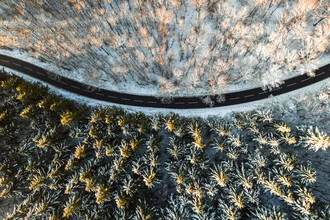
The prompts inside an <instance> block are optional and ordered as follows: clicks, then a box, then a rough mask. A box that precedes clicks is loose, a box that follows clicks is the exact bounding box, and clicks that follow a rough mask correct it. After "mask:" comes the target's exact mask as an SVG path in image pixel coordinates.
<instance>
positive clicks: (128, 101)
mask: <svg viewBox="0 0 330 220" xmlns="http://www.w3.org/2000/svg"><path fill="white" fill-rule="evenodd" d="M0 65H1V66H4V67H8V68H10V69H13V70H16V71H19V72H21V73H24V74H26V75H29V76H31V77H33V78H36V79H39V80H41V81H43V82H45V83H48V84H50V85H53V86H55V87H57V88H60V89H64V90H66V91H69V92H72V93H76V94H78V95H81V96H85V97H88V98H92V99H96V100H101V101H106V102H111V103H116V104H122V105H129V106H141V107H153V108H170V109H197V108H210V106H209V105H208V104H205V103H204V102H203V101H202V98H203V97H199V96H197V97H196V96H194V97H175V98H173V99H172V101H171V102H170V103H164V102H162V100H161V99H160V98H157V97H154V96H142V95H133V94H127V93H124V92H123V93H121V92H114V91H111V90H105V89H100V88H97V87H93V86H89V85H86V84H83V83H80V82H77V81H74V80H72V79H69V78H66V77H63V76H60V75H57V74H55V73H51V72H49V71H47V70H45V69H43V68H41V67H38V66H36V65H34V64H31V63H27V62H24V61H22V60H19V59H16V58H13V57H9V56H5V55H0ZM315 74H316V76H315V77H312V78H311V77H308V76H307V75H299V76H297V77H293V78H290V79H287V80H285V81H284V83H283V84H282V85H281V86H280V87H278V88H276V89H273V90H271V91H268V90H266V91H265V90H263V89H262V88H261V87H259V88H254V89H249V90H244V91H240V92H233V93H226V94H224V97H225V101H224V102H221V103H219V102H216V99H217V96H211V99H212V100H213V101H214V105H213V106H212V107H222V106H230V105H236V104H242V103H247V102H252V101H257V100H261V99H265V98H269V97H272V96H278V95H281V94H284V93H287V92H291V91H293V90H296V89H300V88H303V87H305V86H309V85H311V84H313V83H316V82H319V81H322V80H324V79H326V78H328V77H329V76H330V64H328V65H326V66H323V67H320V68H319V69H317V70H316V72H315Z"/></svg>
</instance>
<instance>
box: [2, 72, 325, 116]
mask: <svg viewBox="0 0 330 220" xmlns="http://www.w3.org/2000/svg"><path fill="white" fill-rule="evenodd" d="M4 69H5V70H6V71H7V72H10V73H13V74H15V75H17V76H20V77H22V78H24V79H25V80H27V81H30V82H40V83H41V84H43V85H45V86H48V87H49V89H50V91H51V92H53V93H55V94H57V95H63V96H64V97H66V98H69V99H72V100H75V101H77V102H78V103H82V104H87V105H89V106H92V107H98V106H100V107H101V106H117V107H121V108H124V109H125V110H127V111H128V112H138V111H142V112H144V113H145V114H147V115H154V114H168V113H170V112H174V113H177V114H179V115H181V116H185V117H201V118H208V117H225V116H228V115H230V114H232V113H233V112H246V111H251V110H253V109H267V108H268V107H269V106H272V105H276V104H277V103H289V102H290V99H293V98H299V97H300V96H301V95H306V94H311V93H315V92H317V91H319V90H321V89H322V88H325V87H327V86H329V85H330V79H326V80H323V81H321V82H318V83H315V84H313V85H310V86H308V87H304V88H301V89H298V90H295V91H292V92H289V93H285V94H282V95H279V96H275V97H271V98H267V99H263V100H259V101H254V102H248V103H243V104H238V105H232V106H225V107H216V108H203V109H162V108H150V107H136V106H127V105H120V104H114V103H109V102H104V101H99V100H95V99H91V98H86V97H83V96H80V95H77V94H74V93H71V92H68V91H65V90H62V89H59V88H57V87H55V86H51V85H48V84H47V83H44V82H42V81H40V80H37V79H34V78H32V77H30V76H26V75H25V74H23V73H20V72H17V71H13V70H11V69H10V68H4Z"/></svg>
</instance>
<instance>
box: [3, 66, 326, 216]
mask: <svg viewBox="0 0 330 220" xmlns="http://www.w3.org/2000/svg"><path fill="white" fill-rule="evenodd" d="M0 77H1V78H0V81H1V88H0V95H1V100H3V102H2V103H1V106H0V126H1V127H0V136H1V138H0V140H1V142H0V148H1V150H0V157H1V162H0V190H1V191H0V207H1V208H2V209H3V210H5V213H4V214H3V217H2V218H4V219H22V218H25V219H329V218H330V207H329V205H328V203H329V195H326V193H324V192H326V190H327V188H328V186H323V188H324V191H323V192H322V189H321V191H320V189H318V188H319V187H315V185H316V186H319V185H320V184H319V181H320V183H321V184H322V181H325V180H324V178H325V177H322V176H320V179H319V177H318V175H317V172H316V169H317V167H313V164H312V163H311V162H308V160H306V158H305V157H304V156H302V155H300V156H299V153H297V152H302V151H303V152H305V153H306V154H309V155H312V157H313V154H315V157H317V153H318V152H322V151H325V150H326V149H327V148H328V146H329V137H328V136H327V134H326V133H324V132H322V131H320V130H319V129H318V128H317V127H312V126H298V127H292V126H290V125H289V124H287V123H286V122H285V121H281V120H278V119H276V118H274V117H273V116H272V113H271V112H266V111H252V112H247V113H238V114H235V115H233V116H232V117H230V118H229V119H219V118H214V119H208V120H206V119H198V118H184V117H180V116H178V115H177V114H168V115H157V116H147V115H145V114H143V113H128V112H126V111H125V110H123V109H120V108H115V107H112V108H100V107H99V108H97V107H94V108H92V107H87V106H84V105H82V104H78V103H76V102H74V101H70V100H68V99H65V98H63V97H60V96H57V95H54V94H51V93H50V92H49V91H48V88H46V87H43V86H41V85H40V84H37V83H30V82H27V81H24V80H23V79H22V78H19V77H17V76H13V75H10V74H8V73H5V72H2V73H1V74H0ZM322 179H323V180H322ZM317 189H318V190H317ZM321 194H324V195H325V196H326V197H324V195H323V196H322V195H321Z"/></svg>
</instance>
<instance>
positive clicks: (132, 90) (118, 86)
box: [0, 49, 330, 97]
mask: <svg viewBox="0 0 330 220" xmlns="http://www.w3.org/2000/svg"><path fill="white" fill-rule="evenodd" d="M0 54H4V55H7V56H12V57H14V58H17V59H20V60H23V61H26V62H29V63H32V64H34V65H37V66H40V67H42V68H44V69H46V70H49V71H51V72H54V73H56V74H59V75H61V76H65V77H68V78H70V79H73V80H76V81H78V82H81V83H85V84H87V85H93V86H95V87H98V88H103V89H107V90H112V91H116V92H124V93H128V94H136V95H153V96H159V88H158V87H156V86H152V85H148V86H140V85H137V84H136V83H132V82H130V83H127V82H126V83H125V82H121V83H115V82H114V81H113V80H111V79H109V80H108V81H101V80H97V79H93V78H87V77H84V75H86V74H85V70H84V69H78V70H74V71H68V70H65V69H63V68H59V67H57V66H56V65H53V64H49V63H46V62H42V61H40V60H38V59H36V58H33V57H31V56H29V55H28V54H27V53H24V52H21V51H19V50H13V51H9V50H3V49H0ZM329 60H330V54H329V55H327V56H324V57H323V58H322V59H320V61H319V64H318V66H317V67H321V66H324V65H326V64H328V63H329ZM300 74H301V73H300V72H299V70H295V71H293V72H291V73H290V75H283V76H282V78H281V79H280V80H285V79H287V78H292V77H295V76H298V75H300ZM268 80H269V79H268ZM262 86H264V84H263V82H262V80H256V81H254V82H249V83H239V84H231V85H229V86H228V87H227V88H226V90H225V91H226V93H229V92H239V91H243V90H248V89H253V88H257V87H262ZM208 94H209V92H208V91H207V90H206V89H202V88H196V89H195V90H194V94H191V90H189V91H186V92H185V91H182V92H180V93H175V94H173V96H174V97H178V96H181V97H182V96H206V95H208Z"/></svg>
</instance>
